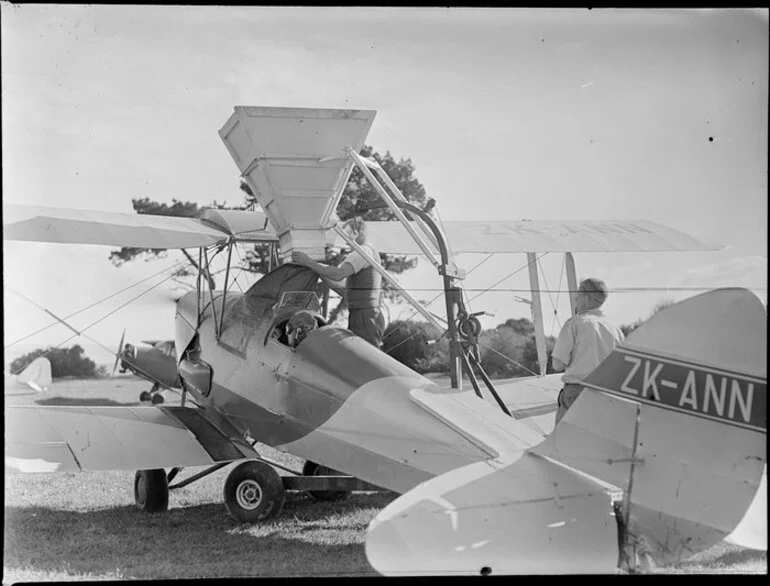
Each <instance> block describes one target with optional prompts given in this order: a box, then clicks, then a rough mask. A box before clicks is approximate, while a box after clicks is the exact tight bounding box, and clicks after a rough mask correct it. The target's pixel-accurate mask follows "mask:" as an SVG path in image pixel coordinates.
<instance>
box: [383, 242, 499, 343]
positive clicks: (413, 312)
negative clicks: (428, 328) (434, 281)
mask: <svg viewBox="0 0 770 586" xmlns="http://www.w3.org/2000/svg"><path fill="white" fill-rule="evenodd" d="M494 255H495V253H494V252H492V253H490V254H489V255H487V257H486V258H484V259H483V260H481V261H480V262H478V263H476V266H474V267H473V268H472V269H471V270H469V271H468V272H467V273H465V276H466V277H467V276H468V275H470V274H471V273H472V272H473V271H475V270H476V269H477V268H479V267H480V266H481V265H483V264H484V263H485V262H487V261H488V260H489V259H490V258H492V257H493V256H494ZM416 290H417V289H410V291H416ZM433 290H434V291H435V289H433ZM443 294H444V289H440V290H439V293H438V294H437V295H435V296H434V297H433V298H432V299H431V300H430V301H428V302H427V303H426V304H425V308H426V310H427V308H428V306H429V305H430V304H431V303H433V302H434V301H436V299H438V298H439V297H441V296H442V295H443ZM417 313H419V312H418V311H417V310H416V309H413V310H412V313H411V314H410V315H409V316H408V317H407V318H406V320H404V321H409V320H410V319H412V318H413V317H414V316H415V315H417ZM395 331H396V330H395V329H393V330H391V331H390V333H388V335H387V336H385V337H384V338H383V341H385V340H386V339H387V338H389V337H390V336H392V335H393V334H394V333H395Z"/></svg>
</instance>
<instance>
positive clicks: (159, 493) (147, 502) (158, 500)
mask: <svg viewBox="0 0 770 586" xmlns="http://www.w3.org/2000/svg"><path fill="white" fill-rule="evenodd" d="M134 503H135V504H136V506H137V508H138V509H139V510H140V511H144V512H145V513H162V512H163V511H166V510H168V477H167V476H166V471H165V470H163V469H162V468H160V469H156V470H137V472H136V474H135V475H134Z"/></svg>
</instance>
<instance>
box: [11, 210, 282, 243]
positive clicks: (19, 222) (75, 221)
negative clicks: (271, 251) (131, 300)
mask: <svg viewBox="0 0 770 586" xmlns="http://www.w3.org/2000/svg"><path fill="white" fill-rule="evenodd" d="M230 236H236V237H237V238H239V239H241V240H250V241H275V240H276V236H275V233H274V232H273V230H272V228H271V227H270V226H269V225H268V223H267V218H266V217H265V215H264V214H262V213H261V212H248V211H235V210H204V212H203V213H202V215H201V217H200V218H179V217H175V216H157V215H151V214H122V213H117V212H101V211H92V210H75V209H66V208H54V207H44V206H26V205H12V204H6V205H3V239H4V240H21V241H27V242H60V243H68V244H101V245H109V246H128V247H137V248H167V249H175V248H197V247H200V246H207V245H210V244H216V243H218V242H224V241H226V240H227V239H228V238H229V237H230Z"/></svg>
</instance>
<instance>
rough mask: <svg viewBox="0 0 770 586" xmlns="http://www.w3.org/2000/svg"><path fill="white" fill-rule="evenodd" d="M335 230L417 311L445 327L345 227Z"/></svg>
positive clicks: (430, 320)
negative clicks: (349, 234)
mask: <svg viewBox="0 0 770 586" xmlns="http://www.w3.org/2000/svg"><path fill="white" fill-rule="evenodd" d="M334 231H335V232H336V233H337V234H339V235H340V236H341V237H342V239H343V240H345V242H347V243H348V244H350V246H352V247H353V250H355V251H356V252H358V253H359V254H360V255H361V256H363V257H364V260H365V261H366V262H368V263H369V265H370V266H371V267H372V268H373V269H374V270H376V271H377V272H378V273H380V275H382V278H383V279H385V280H386V281H387V282H388V283H390V284H391V285H393V286H394V287H395V288H396V289H398V290H399V291H400V292H401V294H402V295H403V296H404V297H405V298H406V300H407V301H409V303H411V304H412V305H413V306H414V308H415V309H416V310H417V311H419V312H420V313H421V314H422V316H423V317H424V318H425V319H427V320H428V321H429V322H430V323H432V324H433V325H434V326H436V327H437V328H439V329H443V328H444V325H443V324H442V323H441V322H439V321H438V320H437V319H436V318H435V317H433V316H432V315H431V314H430V313H429V312H428V311H427V310H426V309H425V308H424V307H423V306H422V305H420V303H419V302H418V301H417V300H416V299H415V298H414V297H412V296H411V295H410V294H409V293H407V292H406V291H404V289H403V287H401V285H399V283H398V281H396V280H395V279H394V278H393V277H391V276H390V274H389V273H388V271H386V270H385V269H383V268H382V267H381V266H380V265H379V264H377V262H376V261H375V260H374V259H373V258H371V257H370V256H369V255H368V254H367V253H366V252H365V251H364V249H363V248H361V247H360V246H359V245H358V243H357V242H356V241H355V240H353V239H352V238H351V237H350V236H348V234H347V232H345V230H343V229H342V228H340V227H339V226H334Z"/></svg>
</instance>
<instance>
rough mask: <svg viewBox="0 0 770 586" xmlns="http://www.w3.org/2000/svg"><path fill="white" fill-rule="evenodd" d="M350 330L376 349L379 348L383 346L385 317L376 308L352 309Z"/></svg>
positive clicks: (349, 320) (349, 322)
mask: <svg viewBox="0 0 770 586" xmlns="http://www.w3.org/2000/svg"><path fill="white" fill-rule="evenodd" d="M348 329H349V330H350V331H351V332H353V333H354V334H355V335H356V336H359V337H360V338H363V339H364V340H366V341H367V342H369V343H370V344H372V345H373V346H374V347H375V348H379V347H380V346H381V345H382V334H383V333H384V332H385V316H384V315H383V314H382V312H381V311H380V310H379V309H378V308H376V307H371V308H369V309H351V310H350V314H349V316H348Z"/></svg>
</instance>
